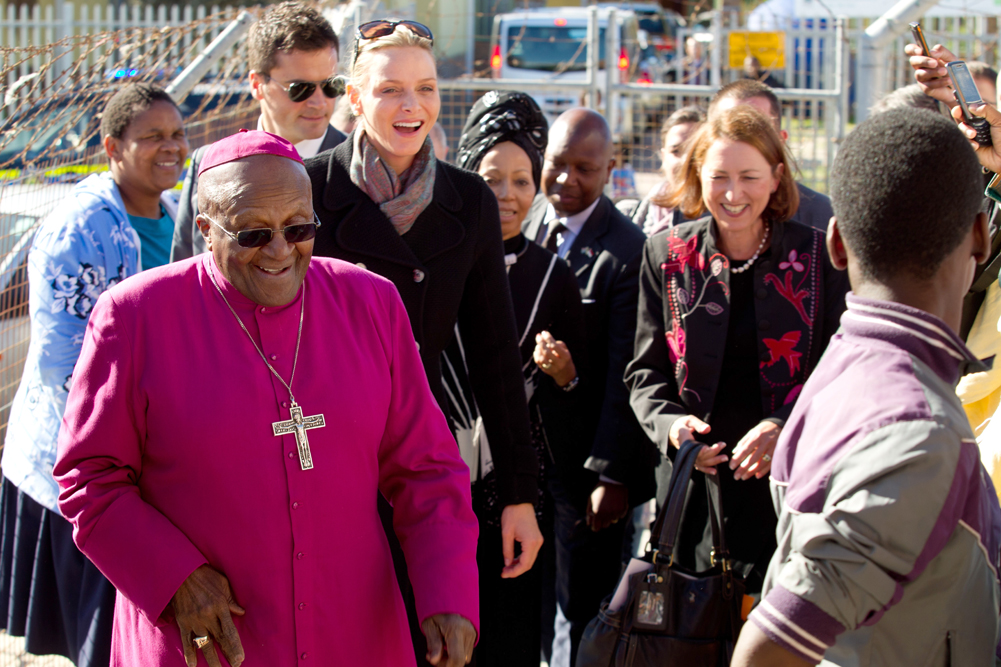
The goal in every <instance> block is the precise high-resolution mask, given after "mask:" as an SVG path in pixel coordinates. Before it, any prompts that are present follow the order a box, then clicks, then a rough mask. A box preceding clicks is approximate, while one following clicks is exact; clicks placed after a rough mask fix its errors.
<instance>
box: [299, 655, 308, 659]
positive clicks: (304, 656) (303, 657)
mask: <svg viewBox="0 0 1001 667" xmlns="http://www.w3.org/2000/svg"><path fill="white" fill-rule="evenodd" d="M299 657H301V658H302V659H303V660H305V659H306V658H308V657H309V654H308V653H303V654H302V655H301V656H299Z"/></svg>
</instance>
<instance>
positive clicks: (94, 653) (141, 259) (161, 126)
mask: <svg viewBox="0 0 1001 667" xmlns="http://www.w3.org/2000/svg"><path fill="white" fill-rule="evenodd" d="M101 139H102V145H103V147H104V150H105V152H106V153H107V156H108V160H109V163H110V170H109V171H107V172H104V173H101V174H94V175H92V176H89V177H88V178H86V179H85V180H83V181H82V182H80V183H79V184H77V186H76V187H75V188H73V191H72V192H71V194H70V195H69V196H68V197H67V198H66V199H65V200H63V201H62V202H60V204H59V205H58V206H57V207H56V209H55V210H53V211H52V213H50V214H49V216H48V217H47V218H46V219H45V220H44V221H43V222H42V224H41V226H40V227H39V229H38V232H37V233H36V235H35V239H34V242H33V244H32V247H31V250H30V252H29V254H28V282H29V312H30V315H31V343H30V346H29V347H28V356H27V359H26V361H25V365H24V375H23V376H22V377H21V384H20V386H19V387H18V389H17V394H16V395H15V396H14V403H13V405H12V406H11V413H10V423H9V425H8V428H7V437H6V440H5V442H4V448H3V458H2V460H0V467H2V468H3V477H4V479H3V489H2V492H0V516H2V521H3V524H2V529H0V530H2V542H0V627H3V628H6V630H7V633H8V634H11V635H15V636H22V635H23V636H26V638H27V642H26V648H27V650H28V652H30V653H36V654H49V653H55V654H60V655H64V656H66V657H68V658H69V659H70V660H72V661H73V662H74V663H76V664H77V665H81V666H83V665H107V664H108V661H109V658H110V648H111V622H112V613H113V611H114V603H115V589H114V587H112V585H111V584H110V583H109V582H108V581H107V579H105V578H104V576H103V575H102V574H101V573H100V572H99V571H98V570H97V568H96V567H94V565H93V564H92V563H91V562H90V561H89V560H87V558H86V557H84V556H83V554H81V553H80V552H79V550H77V548H76V546H75V545H74V544H73V540H72V527H71V526H70V524H69V522H67V521H66V520H65V519H63V518H62V516H61V515H60V514H59V510H58V508H57V507H56V497H57V495H58V493H59V488H58V486H57V485H56V482H55V480H54V479H53V477H52V466H53V463H54V462H55V458H56V438H57V436H58V434H59V425H60V423H61V421H62V416H63V410H64V409H65V407H66V396H67V394H68V393H69V387H70V384H71V383H72V380H73V377H72V374H73V366H74V364H75V363H76V360H77V357H78V356H79V355H80V347H81V344H82V343H83V334H84V330H85V329H86V328H87V321H88V320H89V318H90V312H91V309H93V307H94V304H95V303H96V302H97V299H98V297H99V296H100V295H101V294H102V293H103V292H104V291H105V290H107V289H108V288H110V287H111V286H112V285H114V284H116V283H118V282H120V281H122V280H124V279H125V278H128V277H129V276H131V275H134V274H136V273H138V272H139V271H142V270H143V269H149V268H152V267H154V266H160V265H161V264H166V263H167V260H168V256H169V253H170V243H171V237H172V235H173V229H174V223H173V218H174V217H175V212H176V206H175V204H174V201H173V200H172V199H170V198H169V197H168V196H167V195H166V191H168V190H170V189H171V188H173V187H174V186H175V185H176V184H177V181H178V179H179V178H180V176H181V171H182V169H183V167H184V160H185V158H186V157H187V154H188V141H187V139H186V138H185V134H184V124H183V122H182V119H181V113H180V111H179V110H178V108H177V105H176V104H174V101H173V100H172V99H171V98H170V96H169V95H167V93H166V92H164V91H163V90H162V89H161V88H157V87H155V86H152V85H150V84H142V83H138V84H132V85H130V86H128V87H126V88H123V89H122V90H120V91H118V92H117V93H116V94H115V95H114V96H112V98H111V100H110V101H109V102H108V105H107V107H106V108H105V109H104V113H103V114H102V117H101ZM66 610H76V613H72V612H70V613H66Z"/></svg>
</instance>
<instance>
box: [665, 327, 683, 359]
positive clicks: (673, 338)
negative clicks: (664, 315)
mask: <svg viewBox="0 0 1001 667" xmlns="http://www.w3.org/2000/svg"><path fill="white" fill-rule="evenodd" d="M665 336H666V337H667V347H668V350H667V355H668V357H670V359H671V363H672V364H676V363H678V359H684V357H685V330H684V329H681V328H676V329H672V330H670V331H668V332H667V333H666V334H665Z"/></svg>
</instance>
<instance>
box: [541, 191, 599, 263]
mask: <svg viewBox="0 0 1001 667" xmlns="http://www.w3.org/2000/svg"><path fill="white" fill-rule="evenodd" d="M599 201H601V197H598V198H597V199H595V200H594V201H593V202H591V205H590V206H588V207H587V208H585V209H584V210H583V211H581V212H580V213H574V214H573V215H570V216H567V217H565V218H561V217H560V216H559V214H558V213H557V212H556V209H555V208H553V205H552V204H550V205H549V206H548V207H547V208H546V217H545V218H544V220H545V225H546V233H547V234H548V233H549V232H548V230H549V227H550V226H551V225H552V223H554V222H562V223H563V226H564V227H566V228H567V231H565V232H559V234H558V235H557V242H556V254H557V255H559V256H560V259H566V258H567V255H568V254H569V253H570V247H571V246H572V245H573V242H574V239H576V238H577V235H578V234H580V230H581V229H582V228H583V227H584V223H585V222H587V219H588V218H590V217H591V214H592V213H594V209H595V208H597V206H598V202H599ZM543 238H545V234H543Z"/></svg>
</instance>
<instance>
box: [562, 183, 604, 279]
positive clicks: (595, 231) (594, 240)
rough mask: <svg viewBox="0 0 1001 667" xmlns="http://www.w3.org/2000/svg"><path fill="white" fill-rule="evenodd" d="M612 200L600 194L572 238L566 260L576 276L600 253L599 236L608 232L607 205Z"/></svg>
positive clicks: (588, 267)
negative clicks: (596, 202)
mask: <svg viewBox="0 0 1001 667" xmlns="http://www.w3.org/2000/svg"><path fill="white" fill-rule="evenodd" d="M610 206H612V202H611V201H610V200H609V199H608V198H607V197H605V196H604V195H602V196H601V199H600V200H599V201H598V205H597V206H595V207H594V210H593V211H591V215H590V216H588V218H587V221H585V222H584V226H583V227H581V228H580V233H579V234H577V238H575V239H574V240H573V245H571V246H570V251H569V252H568V253H567V261H568V262H570V268H571V269H572V270H573V272H574V274H575V275H576V276H578V277H579V276H581V275H583V274H584V273H585V272H586V271H587V270H588V269H590V268H591V265H592V264H594V260H595V259H596V258H597V257H598V255H599V254H601V250H602V247H603V246H602V244H601V237H602V236H604V235H605V234H607V233H608V213H609V211H608V207H610Z"/></svg>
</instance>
